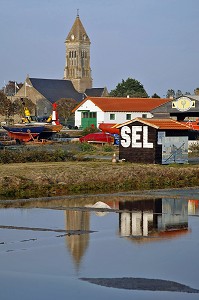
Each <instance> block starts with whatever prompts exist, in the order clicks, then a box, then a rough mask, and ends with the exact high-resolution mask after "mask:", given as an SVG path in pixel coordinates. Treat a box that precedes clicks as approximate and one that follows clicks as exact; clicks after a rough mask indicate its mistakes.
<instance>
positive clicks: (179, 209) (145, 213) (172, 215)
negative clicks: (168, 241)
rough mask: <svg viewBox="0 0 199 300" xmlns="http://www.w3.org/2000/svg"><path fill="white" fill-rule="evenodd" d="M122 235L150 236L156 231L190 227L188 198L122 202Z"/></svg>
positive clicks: (120, 207) (120, 206) (120, 205)
mask: <svg viewBox="0 0 199 300" xmlns="http://www.w3.org/2000/svg"><path fill="white" fill-rule="evenodd" d="M119 209H120V210H124V212H121V213H120V225H119V226H120V234H121V236H130V235H132V236H137V237H139V236H149V235H152V234H153V233H154V232H156V233H157V232H163V231H173V230H180V229H187V228H188V203H187V201H186V200H176V199H156V200H141V201H132V202H130V201H127V202H120V204H119Z"/></svg>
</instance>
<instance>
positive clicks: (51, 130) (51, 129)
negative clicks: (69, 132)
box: [39, 124, 63, 140]
mask: <svg viewBox="0 0 199 300" xmlns="http://www.w3.org/2000/svg"><path fill="white" fill-rule="evenodd" d="M62 128H63V126H62V125H61V124H60V125H52V124H45V125H44V130H43V131H42V132H41V133H40V134H39V139H46V140H47V139H50V138H52V137H53V135H55V134H56V133H57V132H59V131H60V130H61V129H62Z"/></svg>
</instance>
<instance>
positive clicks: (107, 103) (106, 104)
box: [73, 97, 171, 112]
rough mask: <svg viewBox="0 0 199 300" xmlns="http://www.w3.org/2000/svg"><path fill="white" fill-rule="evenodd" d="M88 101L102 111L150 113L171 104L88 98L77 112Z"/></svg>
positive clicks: (144, 100) (143, 100) (159, 99)
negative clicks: (163, 105)
mask: <svg viewBox="0 0 199 300" xmlns="http://www.w3.org/2000/svg"><path fill="white" fill-rule="evenodd" d="M87 100H91V101H92V102H93V103H94V104H95V105H96V106H98V107H99V108H100V109H101V110H102V111H104V112H109V111H111V112H112V111H121V112H122V111H125V112H149V111H151V110H152V109H154V108H156V107H158V106H160V105H162V104H165V103H167V102H170V101H171V99H168V98H164V99H162V98H113V97H87V98H86V99H84V100H83V101H82V102H81V103H79V105H78V106H77V107H75V109H74V110H73V112H74V111H76V110H77V109H78V108H79V107H80V106H81V105H82V104H83V103H85V102H86V101H87Z"/></svg>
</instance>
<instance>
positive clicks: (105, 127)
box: [99, 123, 119, 134]
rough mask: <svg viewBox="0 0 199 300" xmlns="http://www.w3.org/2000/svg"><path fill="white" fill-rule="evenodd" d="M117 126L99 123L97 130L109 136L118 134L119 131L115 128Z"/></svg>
mask: <svg viewBox="0 0 199 300" xmlns="http://www.w3.org/2000/svg"><path fill="white" fill-rule="evenodd" d="M117 125H119V124H115V123H114V124H113V123H100V124H99V129H100V130H102V131H103V132H108V133H111V134H119V129H118V128H116V126H117Z"/></svg>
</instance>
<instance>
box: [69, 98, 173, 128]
mask: <svg viewBox="0 0 199 300" xmlns="http://www.w3.org/2000/svg"><path fill="white" fill-rule="evenodd" d="M170 101H171V99H161V98H114V97H87V98H86V99H84V100H83V101H82V102H80V103H79V104H78V105H77V107H76V108H75V109H74V110H73V112H74V113H75V126H78V127H81V128H86V127H88V126H90V125H92V124H93V125H95V126H96V127H98V126H99V124H100V123H112V124H116V123H117V124H121V123H124V122H125V121H128V120H132V119H134V118H137V117H142V118H152V117H153V113H152V110H153V109H155V108H157V107H159V106H161V105H163V104H165V103H168V102H170Z"/></svg>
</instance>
